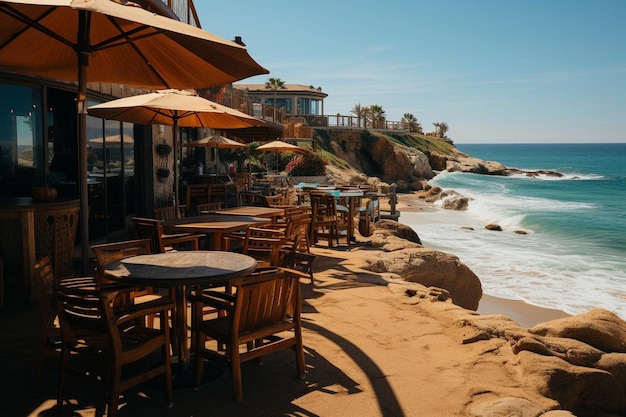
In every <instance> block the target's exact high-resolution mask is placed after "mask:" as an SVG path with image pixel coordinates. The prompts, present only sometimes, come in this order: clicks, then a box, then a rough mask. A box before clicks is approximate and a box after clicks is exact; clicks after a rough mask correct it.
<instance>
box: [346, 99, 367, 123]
mask: <svg viewBox="0 0 626 417" xmlns="http://www.w3.org/2000/svg"><path fill="white" fill-rule="evenodd" d="M350 113H352V114H354V115H355V116H356V119H357V126H358V127H361V120H363V121H364V122H365V120H366V118H367V115H368V113H369V108H368V107H361V103H358V104H355V105H354V107H353V108H352V110H350ZM363 127H365V126H363Z"/></svg>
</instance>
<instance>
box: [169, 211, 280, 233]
mask: <svg viewBox="0 0 626 417" xmlns="http://www.w3.org/2000/svg"><path fill="white" fill-rule="evenodd" d="M268 223H271V219H269V218H263V217H253V216H236V215H231V214H229V215H226V214H202V215H200V216H192V217H185V218H182V219H171V220H165V221H163V222H162V223H161V224H162V225H163V230H165V231H166V232H169V231H173V230H175V231H184V232H199V233H210V232H214V231H221V232H231V231H235V230H240V229H241V228H246V227H248V226H255V225H256V226H258V225H261V224H268Z"/></svg>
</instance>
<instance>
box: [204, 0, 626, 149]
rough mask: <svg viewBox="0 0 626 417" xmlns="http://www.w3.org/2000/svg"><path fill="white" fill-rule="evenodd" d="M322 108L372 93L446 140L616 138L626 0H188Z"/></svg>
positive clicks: (620, 133) (625, 132)
mask: <svg viewBox="0 0 626 417" xmlns="http://www.w3.org/2000/svg"><path fill="white" fill-rule="evenodd" d="M194 4H195V6H196V10H197V12H198V15H199V18H200V22H201V24H202V27H203V29H205V30H207V31H209V32H211V33H214V34H216V35H219V36H221V37H223V38H226V39H233V38H234V37H235V36H241V37H242V38H243V41H244V42H245V43H246V45H247V49H248V51H249V53H250V55H251V56H252V57H253V58H254V59H255V60H256V61H257V62H258V63H259V64H261V65H262V66H264V67H265V68H267V69H268V70H269V71H270V74H269V75H263V76H257V77H251V78H247V79H245V80H242V82H246V83H264V82H265V81H267V79H268V78H269V77H276V78H280V79H281V80H283V81H285V82H286V83H288V84H289V83H293V84H304V85H313V86H315V87H322V90H323V91H324V92H325V93H327V94H328V97H327V98H326V99H325V100H324V112H325V114H337V113H341V114H344V115H349V114H350V110H351V109H352V108H353V107H354V105H355V104H357V103H360V104H361V105H362V106H367V105H372V104H377V105H380V106H382V107H383V109H384V110H385V112H386V115H387V119H388V120H394V121H397V120H400V119H401V118H402V115H403V114H404V113H412V114H413V115H414V116H415V117H417V119H418V120H419V121H420V123H422V126H423V128H424V130H425V131H432V130H434V126H433V123H435V122H446V123H447V124H448V126H449V127H450V130H449V131H448V137H450V138H452V139H453V140H454V141H455V143H509V142H517V143H519V142H544V143H556V142H626V1H624V0H517V1H514V0H427V1H420V0H412V1H410V0H405V1H402V0H387V1H359V2H349V1H342V0H338V1H327V0H317V1H313V2H311V1H309V2H300V1H293V0H291V1H285V0H274V1H272V2H270V3H267V2H260V1H258V0H255V1H251V0H240V1H236V2H226V1H221V2H213V1H206V0H196V1H195V2H194Z"/></svg>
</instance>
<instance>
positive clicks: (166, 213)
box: [154, 205, 187, 220]
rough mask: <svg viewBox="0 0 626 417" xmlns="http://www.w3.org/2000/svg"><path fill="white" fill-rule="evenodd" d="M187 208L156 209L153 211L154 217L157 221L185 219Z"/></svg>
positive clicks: (169, 207)
mask: <svg viewBox="0 0 626 417" xmlns="http://www.w3.org/2000/svg"><path fill="white" fill-rule="evenodd" d="M186 207H187V206H184V205H183V206H178V207H174V206H167V207H157V208H155V209H154V217H155V218H156V219H158V220H171V219H181V218H183V217H185V209H186Z"/></svg>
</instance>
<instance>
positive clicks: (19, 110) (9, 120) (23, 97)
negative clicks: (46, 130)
mask: <svg viewBox="0 0 626 417" xmlns="http://www.w3.org/2000/svg"><path fill="white" fill-rule="evenodd" d="M41 109H42V98H41V90H40V89H39V88H32V87H23V86H17V85H8V84H0V190H2V191H0V195H3V196H27V195H30V189H31V187H33V186H38V185H43V184H44V183H45V162H44V161H45V159H44V151H43V149H44V144H43V132H42V130H43V116H42V110H41Z"/></svg>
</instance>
